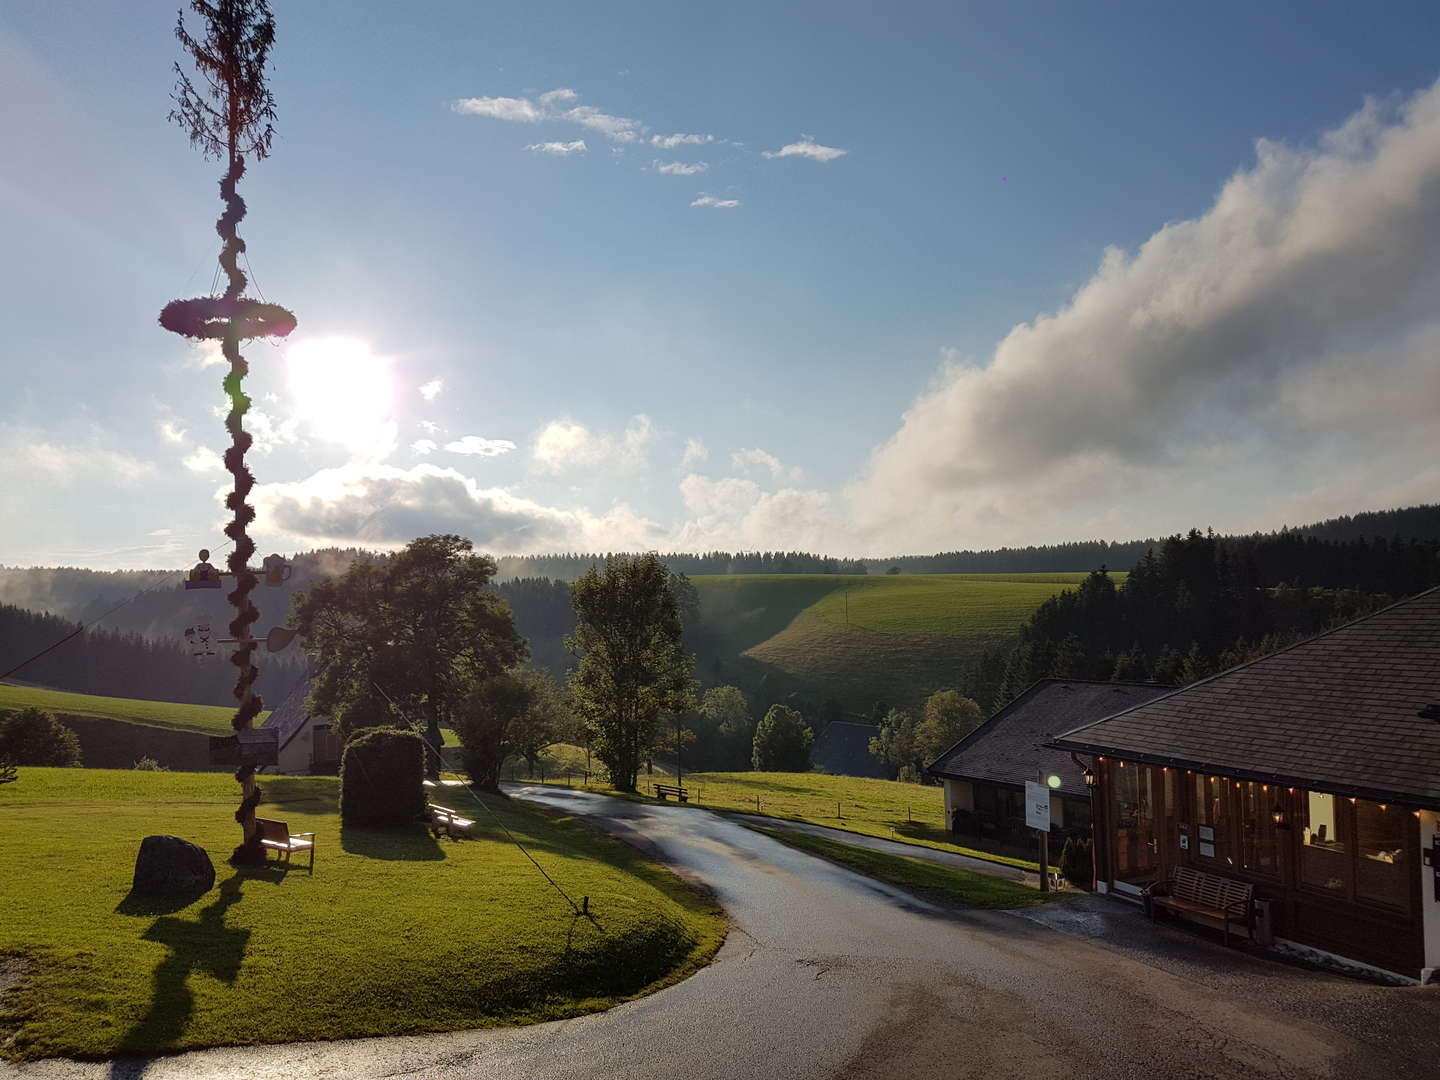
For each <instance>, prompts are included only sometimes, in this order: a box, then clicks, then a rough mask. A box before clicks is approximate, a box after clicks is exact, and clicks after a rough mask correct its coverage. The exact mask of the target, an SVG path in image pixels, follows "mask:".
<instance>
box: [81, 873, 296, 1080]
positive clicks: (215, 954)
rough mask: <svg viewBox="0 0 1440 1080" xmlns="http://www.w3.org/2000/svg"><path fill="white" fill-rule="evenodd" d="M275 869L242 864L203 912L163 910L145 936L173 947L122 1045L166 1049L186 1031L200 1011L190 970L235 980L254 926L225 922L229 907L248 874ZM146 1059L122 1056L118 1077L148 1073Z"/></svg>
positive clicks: (112, 1072)
mask: <svg viewBox="0 0 1440 1080" xmlns="http://www.w3.org/2000/svg"><path fill="white" fill-rule="evenodd" d="M273 875H274V871H273V870H268V869H261V868H257V869H255V870H249V869H246V870H237V871H235V873H233V874H232V875H231V876H230V877H228V878H226V879H225V881H224V882H222V883H221V885H220V890H219V895H218V896H217V897H215V899H214V900H212V901H211V902H210V903H209V904H207V905H206V906H205V907H203V908H201V909H200V911H199V918H198V919H195V920H190V919H176V918H172V917H171V916H169V915H165V916H162V917H161V918H158V919H156V920H155V921H154V922H153V923H151V924H150V928H149V929H148V930H146V931H145V933H143V934H141V935H140V937H141V940H143V941H158V942H160V943H161V944H162V945H165V946H166V947H168V948H169V949H170V955H169V956H167V957H166V958H165V959H164V960H162V961H161V962H160V964H159V965H158V966H157V967H156V968H155V971H154V973H153V975H152V976H151V979H152V982H153V985H154V990H153V993H152V995H151V998H150V1008H149V1010H148V1011H147V1012H146V1013H145V1015H144V1016H143V1017H141V1018H140V1020H139V1021H137V1022H136V1024H135V1026H134V1027H133V1028H131V1029H130V1030H129V1031H128V1032H126V1033H125V1036H124V1038H122V1039H121V1040H120V1048H121V1049H122V1050H124V1051H128V1052H131V1053H134V1052H137V1051H138V1052H145V1051H155V1050H164V1049H166V1048H168V1047H171V1046H173V1045H174V1044H175V1041H176V1040H177V1039H178V1038H179V1037H180V1036H181V1035H183V1034H184V1032H185V1028H186V1026H187V1025H188V1024H189V1023H190V1019H191V1016H192V1014H193V1013H194V1011H195V995H194V994H193V993H192V992H191V991H190V986H189V982H190V975H191V973H192V972H195V971H200V972H204V973H205V974H207V975H211V976H213V977H214V978H216V979H219V980H220V981H221V982H225V983H233V982H234V981H235V979H236V977H237V976H238V975H239V974H240V964H241V962H242V961H243V960H244V959H245V950H246V947H247V946H248V945H249V941H250V931H249V930H242V929H240V928H239V927H234V926H227V925H225V913H226V912H227V911H229V910H230V908H231V906H232V905H234V904H236V903H239V901H240V899H241V895H242V894H241V888H242V886H243V885H244V883H245V881H246V880H257V879H258V880H273ZM144 1072H145V1065H144V1063H142V1062H136V1061H130V1062H121V1061H117V1062H115V1063H114V1064H113V1066H112V1068H111V1070H110V1075H111V1077H112V1080H120V1078H122V1077H126V1078H128V1077H138V1076H143V1075H144Z"/></svg>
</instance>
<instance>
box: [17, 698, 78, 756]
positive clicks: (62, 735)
mask: <svg viewBox="0 0 1440 1080" xmlns="http://www.w3.org/2000/svg"><path fill="white" fill-rule="evenodd" d="M0 758H3V759H5V760H6V761H9V762H12V763H13V764H15V765H60V766H69V767H72V768H79V767H80V740H79V739H78V738H76V737H75V733H74V732H73V731H71V730H70V729H69V728H67V727H66V726H65V725H64V724H62V723H61V722H60V721H59V720H57V719H55V715H54V714H53V713H48V712H45V711H44V710H42V709H37V708H34V707H33V706H32V707H30V708H27V709H19V710H15V709H9V710H4V711H0Z"/></svg>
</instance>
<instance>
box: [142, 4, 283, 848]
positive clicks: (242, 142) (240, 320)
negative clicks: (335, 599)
mask: <svg viewBox="0 0 1440 1080" xmlns="http://www.w3.org/2000/svg"><path fill="white" fill-rule="evenodd" d="M190 8H191V10H192V11H193V12H194V13H195V14H196V15H197V16H198V17H199V19H200V22H201V24H202V26H201V29H200V31H199V36H194V35H192V34H191V33H190V32H189V31H188V30H187V29H186V27H185V17H184V13H183V12H182V13H181V16H180V20H179V23H178V25H177V26H176V28H175V36H176V37H177V38H179V39H180V44H181V45H183V46H184V47H185V51H186V52H187V53H189V54H190V57H191V59H192V60H193V61H194V64H195V75H196V79H195V81H192V80H191V78H190V76H189V75H187V74H186V73H185V71H184V69H182V68H181V67H180V65H179V64H176V65H175V71H176V73H177V74H178V75H179V80H178V82H177V83H176V84H175V95H174V102H175V108H174V110H173V111H172V112H171V113H170V119H171V120H173V121H174V122H175V123H177V124H179V125H180V126H181V127H182V128H184V129H185V132H186V134H188V135H189V136H190V143H191V145H192V146H196V147H199V149H200V151H201V152H202V153H203V154H204V155H205V156H206V157H207V158H215V159H217V160H221V161H224V162H225V163H226V165H227V168H226V171H225V175H224V177H223V178H222V179H221V181H220V196H221V198H222V199H224V201H225V212H224V213H223V214H221V216H220V219H219V221H217V222H216V223H215V230H216V231H217V232H218V233H219V234H220V238H221V239H222V240H223V241H224V245H223V247H222V248H221V251H220V266H221V268H222V269H223V270H224V271H225V276H226V281H227V285H226V289H225V292H224V293H223V295H221V296H206V297H200V298H198V299H194V300H176V301H173V302H172V303H170V304H168V305H167V306H166V308H165V310H164V311H162V312H161V313H160V325H161V326H163V327H165V329H167V330H170V331H172V332H174V333H177V334H183V335H184V336H185V337H188V338H191V339H193V340H206V339H209V340H218V341H220V343H221V349H222V351H223V353H224V356H225V359H226V360H227V361H228V362H229V364H230V371H229V373H228V374H227V375H226V376H225V382H224V388H225V393H226V394H227V395H229V397H230V412H229V414H228V415H227V416H226V417H225V428H226V430H227V431H229V433H230V447H229V449H227V450H226V451H225V468H226V469H227V470H228V471H229V473H230V475H231V477H233V479H234V485H233V487H232V489H231V491H230V494H229V495H228V496H227V497H226V499H225V506H226V508H227V509H229V510H230V512H231V514H232V515H233V516H232V518H231V520H230V524H228V525H227V526H226V527H225V535H226V536H228V537H229V538H230V539H231V540H232V541H234V543H235V547H234V549H233V550H232V551H231V553H230V556H229V559H228V563H229V570H230V574H231V575H233V576H234V578H235V589H234V591H233V592H231V593H230V594H229V596H228V599H229V601H230V604H231V606H232V607H233V608H234V609H235V617H234V619H233V620H232V621H231V623H230V641H231V642H232V643H233V644H234V647H235V648H234V652H233V653H232V654H231V657H230V661H231V663H233V664H234V665H235V666H236V668H238V669H239V676H238V678H237V680H236V682H235V697H236V699H237V700H238V701H239V703H240V704H239V707H238V708H237V709H236V710H235V716H234V718H233V719H232V720H231V726H232V727H234V729H235V731H236V732H237V735H238V733H240V732H244V731H248V730H249V729H250V728H251V726H252V724H253V722H254V720H255V717H256V716H258V715H259V714H260V711H261V709H262V708H263V707H264V703H263V702H262V701H261V700H260V698H259V696H258V695H257V694H256V693H255V691H254V686H255V679H256V677H257V676H258V675H259V669H258V668H257V667H256V666H255V649H256V646H257V645H258V644H259V643H258V642H257V641H256V640H255V639H254V637H253V636H252V635H251V633H250V628H251V627H252V626H253V625H254V624H255V620H256V619H258V618H259V617H260V613H259V611H258V610H256V608H255V605H254V604H253V603H252V602H251V600H250V593H251V591H252V590H254V588H255V586H256V584H257V581H258V579H257V576H256V574H255V573H254V571H252V570H251V569H250V557H251V556H252V555H254V554H255V543H254V541H253V540H251V539H250V536H249V534H248V533H247V532H246V527H247V526H248V525H249V524H250V522H252V521H253V520H255V510H254V508H253V507H251V506H250V505H249V504H248V503H247V502H246V501H245V500H246V498H248V497H249V495H250V491H251V489H252V488H253V487H254V486H255V477H254V475H253V474H252V473H251V472H250V470H249V469H248V468H246V466H245V452H246V451H247V450H249V449H250V443H251V438H250V435H249V434H248V433H247V432H246V430H245V413H246V412H247V411H248V410H249V408H250V398H249V397H248V396H247V395H246V394H245V391H244V390H243V389H242V386H241V384H242V383H243V381H244V379H245V376H246V374H247V373H248V372H249V365H247V364H246V362H245V358H244V357H243V356H241V355H240V342H241V341H242V340H248V339H251V338H257V337H284V336H285V335H286V334H288V333H290V331H291V330H293V329H295V316H294V315H292V314H291V313H290V312H289V311H287V310H285V309H284V308H283V307H280V306H279V305H278V304H265V303H259V302H257V301H255V300H252V299H250V298H249V297H247V296H245V295H244V293H245V284H246V280H245V275H244V273H242V272H241V270H240V266H239V259H240V256H241V255H242V254H243V253H244V251H245V241H243V240H241V239H240V236H239V234H238V233H237V231H236V227H237V226H238V225H239V224H240V220H241V219H242V218H243V217H244V216H245V201H244V200H243V199H241V198H240V196H239V195H238V194H236V191H235V187H236V185H237V184H238V183H239V182H240V178H241V177H242V176H244V175H245V159H246V158H248V157H253V158H255V160H257V161H259V160H262V159H263V158H265V157H266V156H268V154H269V153H270V141H271V138H272V137H273V134H274V127H273V122H274V120H275V99H274V97H273V96H272V95H271V93H270V91H269V89H268V88H267V87H266V85H265V67H266V61H267V57H268V56H269V52H270V46H271V45H272V44H273V43H274V41H275V19H274V16H273V15H272V13H271V10H270V4H269V2H268V0H213V2H209V0H191V3H190ZM197 84H198V85H197ZM247 265H248V263H247ZM255 768H256V767H255V765H254V764H251V763H248V762H246V761H245V760H244V759H243V758H242V759H241V764H240V768H239V771H237V772H236V773H235V779H236V781H238V782H239V783H240V785H241V787H242V789H243V794H242V797H241V802H240V809H239V810H237V811H236V813H235V820H236V821H237V822H239V823H240V826H241V829H242V830H243V838H242V840H241V843H240V846H239V847H237V848H236V849H235V852H234V854H233V855H232V856H231V862H233V863H235V864H237V865H241V864H247V863H260V862H263V861H264V858H265V855H264V850H263V849H262V848H261V846H260V837H259V833H258V831H257V828H256V825H255V807H256V806H257V805H259V802H260V788H259V785H257V784H256V783H255Z"/></svg>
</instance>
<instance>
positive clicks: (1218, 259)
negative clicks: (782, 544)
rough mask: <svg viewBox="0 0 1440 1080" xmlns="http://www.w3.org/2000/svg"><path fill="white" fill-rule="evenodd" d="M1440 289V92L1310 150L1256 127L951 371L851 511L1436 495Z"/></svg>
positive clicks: (1266, 512)
mask: <svg viewBox="0 0 1440 1080" xmlns="http://www.w3.org/2000/svg"><path fill="white" fill-rule="evenodd" d="M1437 289H1440V84H1437V85H1436V86H1434V87H1431V88H1430V89H1428V90H1426V91H1424V92H1422V93H1420V94H1417V95H1416V96H1415V97H1413V98H1412V99H1410V100H1409V101H1407V102H1404V103H1403V104H1401V105H1399V106H1392V107H1385V106H1381V105H1379V104H1376V103H1374V102H1370V103H1367V104H1366V105H1365V107H1364V108H1362V109H1361V110H1360V111H1359V112H1357V113H1356V114H1355V115H1354V116H1352V117H1351V118H1350V119H1349V120H1348V121H1346V122H1345V123H1344V124H1343V125H1342V126H1341V127H1340V128H1338V129H1337V130H1335V131H1333V132H1330V133H1328V134H1326V135H1325V136H1324V137H1323V138H1322V139H1321V140H1320V141H1319V143H1318V145H1316V146H1314V147H1295V146H1285V145H1280V144H1277V143H1274V142H1270V141H1269V140H1265V139H1261V140H1259V141H1258V142H1257V143H1256V162H1255V164H1254V165H1253V166H1252V167H1250V168H1248V169H1244V170H1241V171H1239V172H1237V173H1236V174H1235V175H1234V176H1233V177H1231V179H1230V180H1229V181H1228V182H1227V183H1226V184H1225V185H1224V187H1223V188H1222V190H1221V191H1220V193H1219V195H1218V197H1217V198H1216V200H1215V203H1214V205H1213V206H1212V207H1211V208H1210V209H1209V210H1208V211H1207V212H1206V213H1205V214H1204V215H1202V216H1201V217H1199V218H1196V219H1194V220H1190V221H1181V222H1176V223H1173V224H1169V225H1166V226H1165V227H1164V228H1162V229H1160V230H1159V231H1158V232H1156V233H1155V234H1154V235H1153V236H1151V237H1150V238H1149V239H1148V240H1147V241H1145V242H1144V243H1143V244H1142V245H1141V246H1140V248H1139V250H1138V251H1136V252H1135V253H1133V254H1130V253H1126V252H1123V251H1120V250H1118V249H1111V250H1109V251H1107V252H1106V253H1105V256H1104V258H1103V260H1102V261H1101V264H1100V267H1099V269H1098V270H1097V272H1096V273H1095V275H1094V276H1093V277H1092V278H1091V279H1090V281H1089V282H1087V283H1086V284H1085V285H1083V286H1082V287H1081V288H1080V289H1079V290H1078V291H1077V292H1076V294H1075V295H1074V297H1073V298H1072V299H1071V301H1070V302H1069V303H1068V304H1067V305H1066V306H1065V307H1064V308H1063V309H1062V310H1060V311H1058V312H1055V313H1053V314H1049V315H1042V316H1039V317H1037V318H1036V319H1034V320H1033V321H1032V322H1030V323H1027V324H1022V325H1020V326H1016V327H1015V328H1014V329H1013V330H1011V332H1010V333H1009V334H1008V335H1007V336H1006V337H1005V339H1004V340H1003V341H1001V342H1000V343H999V345H998V346H997V347H996V349H995V352H994V355H993V356H992V357H991V358H990V359H989V361H988V363H985V364H983V365H972V364H962V363H955V362H951V363H949V364H947V365H946V366H945V367H944V368H943V369H942V371H941V373H940V375H939V377H938V379H937V382H936V384H935V386H934V387H932V388H931V389H930V390H929V391H927V392H926V393H924V394H922V395H921V396H920V397H919V398H918V399H917V400H916V401H915V403H914V404H913V405H912V406H911V408H910V410H909V411H908V412H907V413H906V414H905V418H904V421H903V423H902V425H901V427H900V429H899V430H898V431H897V432H896V434H895V435H894V436H893V437H892V438H891V439H890V440H889V441H888V442H887V443H886V444H885V445H884V446H882V447H880V448H879V449H878V450H877V451H876V452H875V454H874V455H873V457H872V459H871V461H870V463H869V466H868V468H867V469H866V471H865V473H864V475H863V476H862V477H861V478H860V479H859V480H858V481H857V483H856V484H855V485H854V486H853V487H852V488H851V489H850V491H849V496H850V505H851V507H852V508H853V513H854V515H855V520H856V522H857V524H858V525H859V526H860V527H861V528H862V529H863V530H864V534H865V535H866V536H867V537H871V538H873V537H878V536H887V535H888V536H891V537H893V536H896V535H898V534H899V533H900V530H899V529H897V527H896V525H895V523H896V522H898V521H904V523H905V525H904V533H905V534H906V535H908V538H909V539H908V543H907V547H908V548H911V549H919V548H924V547H933V546H935V545H937V544H940V545H944V546H948V547H958V546H979V545H982V544H984V545H989V544H995V543H1013V542H1038V541H1040V540H1043V539H1060V538H1063V537H1072V536H1079V535H1104V532H1102V530H1105V531H1111V530H1113V529H1116V528H1118V529H1119V530H1120V531H1123V533H1125V534H1137V533H1138V534H1141V535H1143V534H1145V533H1153V532H1156V531H1170V530H1172V529H1174V528H1178V527H1181V526H1183V525H1188V524H1192V523H1196V522H1197V517H1198V516H1200V515H1203V516H1204V520H1203V521H1201V522H1200V523H1212V524H1214V525H1215V526H1216V527H1217V528H1227V527H1237V526H1242V525H1244V524H1249V523H1253V524H1255V525H1260V524H1264V525H1267V526H1270V525H1273V524H1274V523H1275V520H1276V515H1277V508H1281V509H1282V510H1283V511H1284V514H1285V516H1286V517H1289V516H1290V514H1291V513H1292V512H1293V513H1295V514H1296V515H1297V516H1305V517H1315V516H1322V515H1324V514H1329V513H1335V512H1340V511H1344V512H1353V511H1355V510H1359V509H1362V508H1367V507H1379V506H1385V505H1392V504H1393V502H1395V501H1402V500H1403V501H1416V500H1418V499H1422V498H1427V499H1430V500H1433V495H1434V491H1435V488H1434V486H1433V483H1434V476H1433V474H1434V471H1435V469H1434V465H1433V463H1434V462H1435V461H1436V460H1437V459H1440V425H1436V424H1435V423H1434V405H1435V402H1436V401H1440V314H1437V311H1436V308H1435V304H1434V298H1435V296H1436V294H1437ZM952 360H953V358H952ZM1427 473H1429V474H1430V475H1429V476H1428V477H1427V476H1426V474H1427ZM1426 484H1429V485H1430V486H1428V487H1427V486H1426ZM1427 493H1428V495H1427ZM1357 504H1359V505H1357ZM1117 523H1119V524H1118V525H1117ZM1291 523H1292V524H1298V523H1299V522H1298V521H1296V520H1294V519H1293V518H1292V519H1291ZM1111 534H1112V535H1113V534H1114V533H1113V531H1112V532H1111Z"/></svg>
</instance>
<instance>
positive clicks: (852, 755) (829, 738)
mask: <svg viewBox="0 0 1440 1080" xmlns="http://www.w3.org/2000/svg"><path fill="white" fill-rule="evenodd" d="M879 734H880V729H879V728H878V727H876V726H875V725H874V724H855V723H851V722H850V721H849V720H831V721H830V723H828V724H826V725H825V730H824V731H822V732H820V734H819V735H818V736H817V737H816V739H815V745H814V746H812V747H811V748H810V763H811V764H812V765H818V766H819V767H820V768H822V769H824V770H825V771H826V772H827V773H832V774H833V775H835V776H868V777H873V778H875V779H878V780H890V779H892V778H893V777H894V776H895V770H894V769H892V768H891V767H890V766H889V765H887V764H885V762H883V761H881V760H880V759H879V758H877V757H876V756H875V755H874V754H872V753H870V740H871V739H873V738H875V736H877V735H879Z"/></svg>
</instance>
